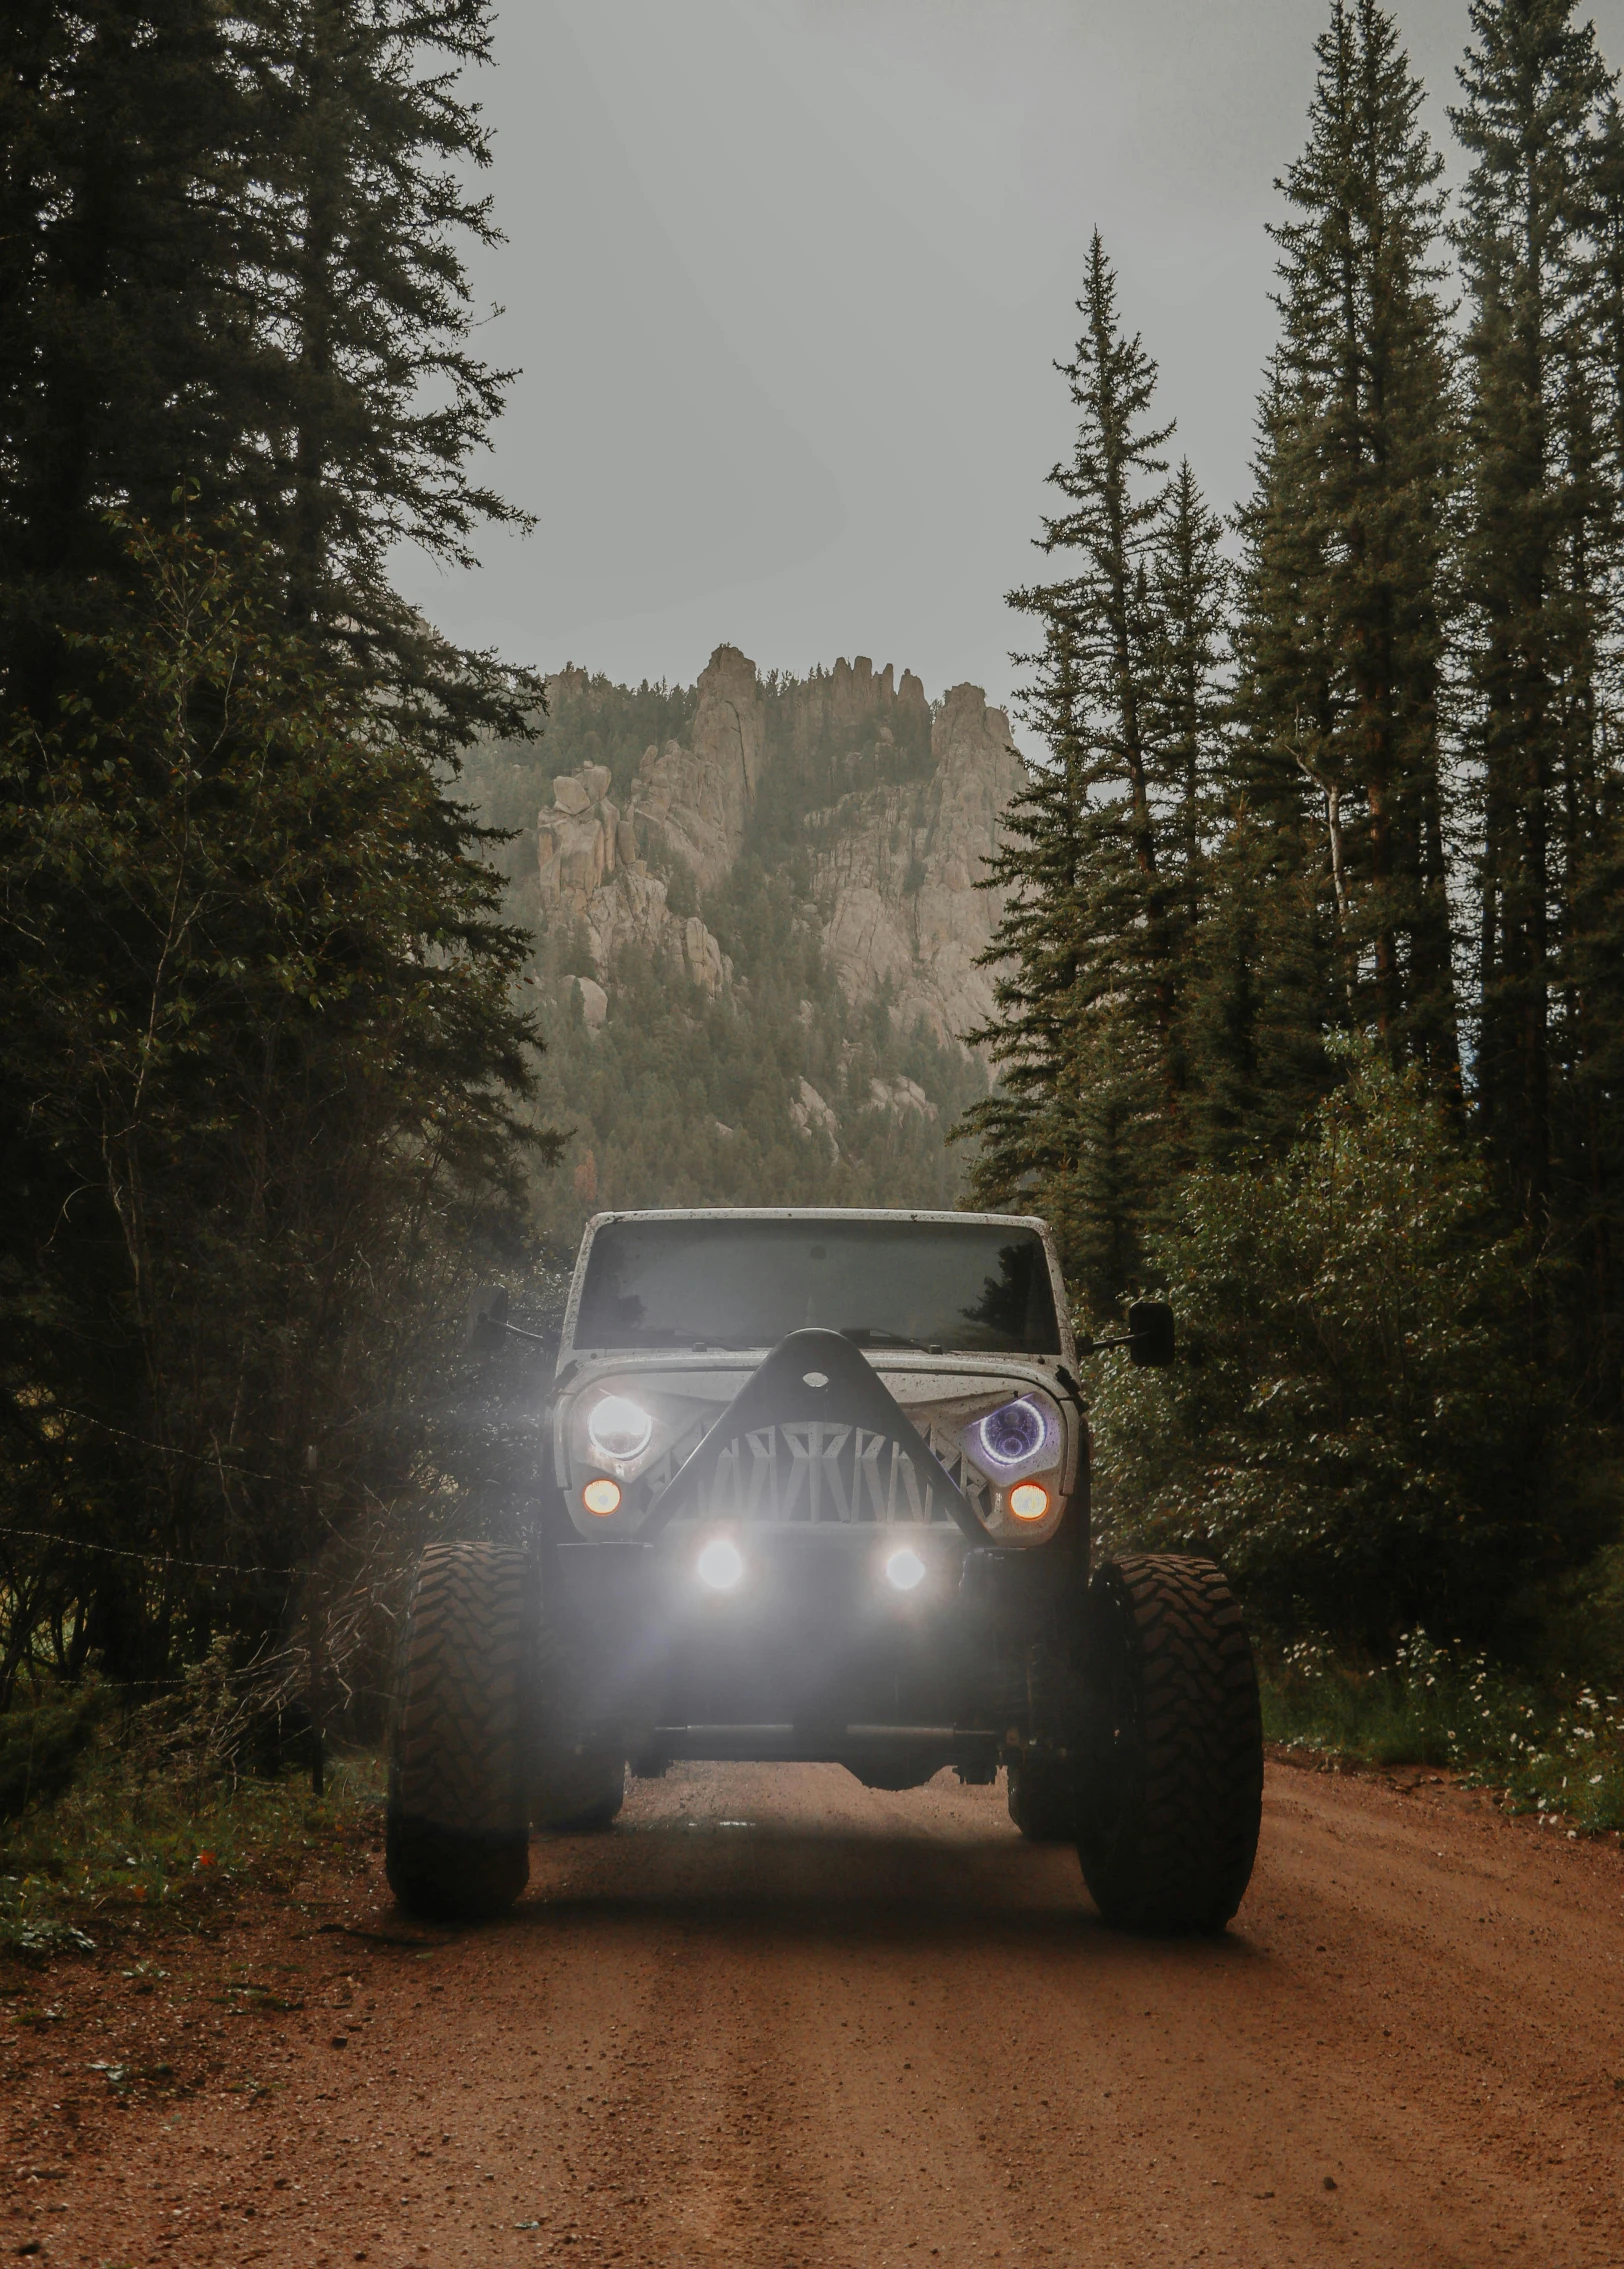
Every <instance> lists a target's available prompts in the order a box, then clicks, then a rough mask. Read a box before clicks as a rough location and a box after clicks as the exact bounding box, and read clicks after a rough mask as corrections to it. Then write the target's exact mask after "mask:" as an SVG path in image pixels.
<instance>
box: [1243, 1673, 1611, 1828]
mask: <svg viewBox="0 0 1624 2269" xmlns="http://www.w3.org/2000/svg"><path fill="white" fill-rule="evenodd" d="M1263 1714H1264V1730H1265V1732H1266V1733H1267V1734H1268V1736H1269V1738H1270V1739H1271V1740H1273V1741H1282V1742H1290V1743H1293V1744H1295V1745H1297V1746H1299V1747H1304V1748H1310V1749H1319V1750H1323V1751H1325V1752H1326V1753H1327V1754H1329V1755H1332V1756H1339V1757H1348V1758H1358V1759H1362V1760H1366V1761H1369V1762H1371V1763H1375V1764H1387V1765H1402V1764H1427V1765H1447V1766H1449V1767H1451V1768H1452V1769H1453V1770H1455V1771H1456V1772H1459V1773H1460V1774H1461V1775H1462V1776H1463V1777H1464V1778H1465V1779H1467V1780H1468V1781H1472V1782H1476V1783H1479V1784H1484V1785H1489V1786H1493V1787H1496V1788H1503V1789H1504V1790H1505V1793H1506V1801H1507V1805H1508V1807H1509V1809H1511V1810H1512V1811H1515V1812H1537V1813H1542V1814H1545V1815H1547V1816H1549V1817H1552V1818H1566V1819H1569V1820H1571V1821H1572V1822H1573V1823H1574V1825H1575V1826H1576V1828H1577V1829H1579V1830H1580V1831H1581V1832H1585V1833H1591V1834H1594V1833H1599V1832H1600V1831H1602V1830H1605V1829H1618V1828H1624V1698H1621V1697H1620V1696H1618V1695H1616V1694H1606V1693H1602V1692H1599V1691H1597V1690H1596V1689H1595V1688H1594V1687H1590V1686H1581V1687H1579V1688H1577V1689H1576V1690H1574V1691H1573V1692H1571V1693H1570V1694H1569V1695H1567V1696H1566V1697H1565V1698H1556V1697H1552V1696H1551V1695H1549V1694H1547V1693H1544V1692H1542V1691H1541V1690H1540V1689H1539V1688H1537V1687H1534V1686H1532V1685H1530V1684H1528V1683H1526V1682H1525V1681H1522V1680H1519V1679H1517V1678H1514V1677H1512V1676H1510V1675H1509V1674H1508V1673H1506V1672H1505V1671H1504V1670H1501V1669H1499V1668H1497V1667H1496V1666H1495V1665H1494V1664H1492V1663H1491V1662H1489V1661H1488V1660H1487V1658H1486V1657H1485V1656H1483V1655H1481V1654H1469V1653H1463V1652H1461V1651H1460V1650H1459V1649H1455V1648H1449V1647H1443V1646H1439V1645H1438V1644H1437V1643H1436V1642H1435V1641H1434V1640H1432V1639H1431V1638H1429V1637H1428V1635H1427V1633H1426V1632H1425V1631H1419V1630H1418V1631H1411V1632H1409V1633H1407V1634H1406V1635H1405V1636H1404V1637H1403V1638H1402V1639H1401V1640H1400V1641H1399V1643H1398V1646H1397V1648H1396V1649H1395V1651H1394V1655H1393V1659H1392V1661H1391V1662H1389V1663H1383V1664H1378V1665H1369V1664H1363V1663H1359V1662H1357V1661H1350V1660H1349V1659H1348V1658H1347V1657H1346V1656H1345V1655H1340V1654H1339V1653H1338V1652H1337V1650H1336V1649H1335V1648H1334V1647H1332V1646H1330V1645H1329V1644H1328V1643H1327V1642H1326V1641H1324V1640H1323V1639H1298V1640H1295V1641H1293V1642H1292V1643H1291V1644H1290V1645H1289V1646H1286V1647H1284V1648H1282V1649H1281V1650H1280V1651H1279V1652H1278V1654H1275V1655H1274V1656H1272V1657H1270V1658H1267V1659H1266V1661H1265V1666H1264V1676H1263Z"/></svg>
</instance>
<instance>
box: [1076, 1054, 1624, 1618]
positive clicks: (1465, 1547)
mask: <svg viewBox="0 0 1624 2269" xmlns="http://www.w3.org/2000/svg"><path fill="white" fill-rule="evenodd" d="M1176 1207H1177V1210H1176V1212H1175V1213H1174V1215H1173V1217H1172V1218H1171V1219H1170V1220H1169V1221H1168V1222H1167V1223H1166V1224H1165V1225H1164V1226H1163V1227H1162V1229H1161V1231H1160V1232H1159V1234H1158V1235H1157V1237H1156V1238H1155V1240H1154V1244H1153V1248H1152V1259H1153V1263H1154V1265H1155V1268H1156V1270H1157V1272H1158V1273H1159V1275H1160V1276H1161V1278H1162V1280H1163V1282H1164V1283H1165V1285H1166V1287H1167V1294H1168V1297H1169V1298H1170V1299H1171V1300H1172V1301H1173V1303H1174V1306H1175V1307H1176V1309H1177V1310H1178V1314H1179V1321H1180V1333H1181V1356H1180V1360H1179V1362H1178V1363H1177V1365H1176V1366H1175V1367H1174V1369H1173V1370H1172V1371H1170V1372H1140V1371H1134V1370H1132V1369H1130V1368H1129V1367H1127V1366H1126V1365H1124V1364H1123V1363H1121V1361H1120V1358H1117V1357H1104V1358H1101V1359H1100V1361H1099V1364H1098V1366H1097V1376H1096V1378H1095V1381H1094V1414H1095V1427H1096V1435H1097V1445H1098V1446H1097V1458H1096V1463H1097V1468H1098V1470H1099V1472H1100V1475H1101V1490H1100V1508H1101V1513H1102V1516H1103V1524H1104V1527H1105V1530H1106V1533H1107V1535H1108V1536H1109V1537H1110V1539H1111V1540H1112V1541H1114V1542H1116V1543H1118V1544H1122V1543H1141V1544H1143V1543H1149V1544H1153V1545H1155V1546H1159V1547H1165V1548H1169V1549H1195V1550H1201V1551H1211V1552H1212V1553H1213V1554H1214V1555H1215V1556H1216V1557H1217V1558H1218V1559H1219V1560H1220V1561H1221V1562H1222V1563H1223V1564H1224V1565H1225V1567H1226V1568H1227V1569H1228V1571H1229V1573H1230V1575H1231V1577H1232V1579H1233V1580H1234V1581H1235V1583H1236V1584H1237V1586H1238V1588H1239V1589H1240V1591H1241V1592H1242V1594H1243V1595H1244V1597H1245V1598H1246V1601H1247V1603H1248V1606H1249V1608H1250V1609H1251V1611H1252V1612H1253V1614H1254V1616H1255V1617H1257V1618H1258V1619H1259V1620H1261V1621H1262V1622H1263V1623H1265V1624H1266V1625H1268V1626H1272V1628H1273V1629H1274V1630H1275V1631H1277V1632H1280V1633H1290V1632H1293V1631H1301V1630H1303V1629H1305V1628H1306V1629H1310V1630H1316V1631H1329V1632H1332V1633H1334V1634H1335V1635H1336V1636H1337V1637H1338V1638H1339V1639H1342V1640H1345V1641H1351V1642H1353V1643H1355V1644H1357V1645H1359V1646H1362V1647H1364V1648H1365V1649H1366V1650H1367V1651H1368V1652H1370V1653H1372V1654H1380V1653H1384V1652H1388V1651H1390V1650H1391V1647H1392V1644H1393V1641H1394V1638H1395V1637H1396V1635H1397V1634H1398V1633H1400V1632H1403V1631H1406V1630H1410V1629H1413V1628H1414V1627H1415V1626H1416V1625H1418V1624H1422V1623H1425V1624H1426V1625H1428V1626H1430V1627H1431V1628H1433V1629H1437V1628H1440V1627H1441V1628H1443V1629H1444V1630H1446V1631H1448V1632H1450V1633H1451V1634H1452V1635H1455V1636H1459V1637H1463V1638H1469V1639H1472V1640H1482V1639H1486V1638H1488V1637H1489V1636H1491V1635H1492V1634H1495V1633H1497V1632H1503V1631H1504V1630H1505V1629H1506V1627H1507V1625H1508V1621H1509V1620H1510V1619H1511V1618H1512V1617H1513V1615H1514V1614H1515V1613H1516V1612H1517V1609H1518V1605H1519V1602H1526V1600H1527V1598H1528V1596H1529V1592H1530V1587H1531V1584H1532V1583H1533V1581H1534V1579H1536V1578H1540V1577H1543V1576H1545V1575H1547V1574H1549V1573H1552V1572H1554V1571H1556V1570H1558V1569H1560V1568H1561V1567H1562V1566H1564V1565H1572V1564H1573V1563H1574V1561H1575V1560H1576V1559H1577V1558H1578V1557H1579V1556H1580V1555H1581V1554H1582V1553H1583V1552H1584V1551H1585V1550H1586V1549H1588V1548H1589V1546H1590V1545H1591V1544H1592V1543H1593V1542H1594V1539H1593V1538H1592V1537H1591V1536H1589V1535H1588V1534H1586V1535H1580V1534H1578V1533H1577V1528H1578V1526H1579V1525H1580V1524H1578V1523H1577V1522H1574V1523H1572V1524H1570V1526H1569V1527H1567V1528H1565V1529H1564V1528H1563V1527H1562V1526H1561V1525H1560V1523H1559V1522H1558V1521H1557V1520H1556V1519H1555V1518H1553V1515H1552V1512H1551V1510H1550V1508H1551V1506H1552V1505H1553V1504H1561V1503H1562V1502H1563V1500H1562V1498H1561V1496H1560V1493H1559V1492H1557V1491H1556V1490H1554V1489H1552V1488H1551V1487H1550V1486H1549V1482H1548V1474H1549V1464H1550V1455H1551V1450H1552V1444H1553V1438H1554V1432H1555V1428H1554V1420H1555V1416H1556V1412H1555V1406H1554V1402H1553V1399H1552V1397H1551V1395H1550V1393H1549V1391H1548V1389H1547V1387H1546V1384H1545V1381H1544V1378H1543V1376H1542V1373H1541V1370H1540V1367H1539V1365H1538V1363H1537V1362H1536V1360H1535V1358H1534V1356H1533V1354H1532V1353H1531V1338H1532V1326H1533V1322H1534V1319H1535V1314H1536V1308H1535V1295H1536V1289H1537V1288H1536V1281H1535V1275H1534V1269H1533V1265H1532V1263H1531V1261H1530V1259H1529V1258H1528V1256H1527V1254H1526V1251H1525V1249H1524V1247H1523V1246H1522V1245H1521V1244H1520V1243H1519V1242H1517V1241H1515V1240H1513V1239H1509V1238H1504V1237H1500V1236H1497V1235H1496V1234H1495V1232H1494V1225H1493V1216H1492V1212H1491V1208H1490V1204H1489V1199H1488V1193H1487V1189H1486V1184H1485V1177H1484V1174H1483V1171H1482V1169H1481V1167H1480V1166H1479V1164H1478V1163H1477V1161H1476V1160H1475V1159H1474V1158H1472V1157H1471V1156H1470V1155H1469V1154H1468V1153H1467V1152H1466V1151H1465V1150H1464V1149H1463V1148H1462V1147H1461V1146H1460V1144H1459V1143H1458V1142H1457V1140H1456V1139H1455V1137H1454V1136H1453V1134H1452V1132H1451V1130H1450V1128H1449V1126H1448V1124H1447V1122H1446V1120H1445V1117H1444V1114H1443V1112H1442V1111H1441V1110H1440V1108H1439V1107H1438V1106H1437V1104H1436V1103H1434V1102H1433V1101H1431V1100H1429V1098H1428V1097H1427V1095H1426V1093H1425V1092H1424V1090H1423V1089H1422V1087H1421V1086H1420V1084H1419V1082H1418V1081H1417V1080H1416V1079H1414V1078H1413V1077H1409V1076H1399V1075H1395V1074H1394V1073H1393V1072H1391V1071H1390V1070H1388V1069H1387V1068H1386V1067H1385V1065H1384V1064H1383V1063H1382V1062H1381V1061H1380V1059H1379V1058H1378V1057H1377V1055H1376V1054H1375V1052H1374V1051H1373V1050H1372V1049H1370V1048H1368V1047H1364V1046H1361V1047H1359V1048H1358V1049H1356V1050H1354V1051H1353V1052H1352V1053H1351V1055H1350V1060H1349V1066H1348V1078H1347V1082H1346V1084H1345V1085H1344V1086H1343V1087H1342V1088H1341V1089H1339V1090H1338V1092H1337V1093H1336V1094H1334V1095H1333V1096H1331V1097H1330V1098H1328V1100H1327V1101H1326V1102H1325V1104H1324V1105H1323V1106H1322V1108H1321V1110H1320V1113H1319V1115H1318V1118H1317V1120H1316V1122H1315V1124H1314V1126H1313V1127H1312V1129H1311V1131H1310V1133H1309V1135H1308V1136H1307V1138H1306V1139H1305V1140H1304V1141H1302V1142H1301V1143H1299V1144H1298V1145H1297V1146H1296V1147H1295V1148H1294V1149H1293V1150H1292V1151H1291V1152H1290V1153H1289V1154H1288V1155H1287V1157H1286V1158H1285V1159H1284V1160H1283V1161H1282V1162H1280V1163H1278V1164H1276V1165H1269V1166H1264V1167H1260V1168H1256V1169H1253V1170H1249V1171H1225V1172H1219V1171H1206V1172H1199V1173H1196V1174H1193V1175H1191V1176H1190V1177H1188V1179H1187V1180H1186V1181H1185V1182H1184V1183H1183V1185H1182V1186H1181V1188H1180V1190H1179V1193H1178V1197H1177V1200H1176Z"/></svg>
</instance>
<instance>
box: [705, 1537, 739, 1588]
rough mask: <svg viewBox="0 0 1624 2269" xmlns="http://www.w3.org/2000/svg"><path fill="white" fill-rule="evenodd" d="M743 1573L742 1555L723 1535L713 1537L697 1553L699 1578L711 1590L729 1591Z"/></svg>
mask: <svg viewBox="0 0 1624 2269" xmlns="http://www.w3.org/2000/svg"><path fill="white" fill-rule="evenodd" d="M743 1574H744V1559H743V1556H742V1555H741V1553H740V1551H739V1548H738V1546H737V1545H736V1544H730V1543H729V1542H728V1540H727V1538H726V1537H725V1536H717V1537H713V1538H712V1539H711V1541H710V1543H709V1544H707V1545H706V1547H705V1549H704V1551H703V1552H701V1554H700V1555H699V1580H700V1582H701V1583H705V1584H709V1585H710V1588H711V1590H712V1591H731V1590H732V1589H733V1586H734V1585H735V1584H736V1583H737V1582H738V1580H739V1578H740V1577H741V1576H742V1575H743Z"/></svg>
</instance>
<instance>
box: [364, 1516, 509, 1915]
mask: <svg viewBox="0 0 1624 2269" xmlns="http://www.w3.org/2000/svg"><path fill="white" fill-rule="evenodd" d="M536 1632H537V1602H536V1578H535V1570H534V1566H533V1564H532V1562H531V1560H530V1558H529V1555H528V1554H527V1553H525V1552H523V1551H521V1550H517V1549H514V1548H512V1547H509V1546H504V1545H496V1544H441V1545H433V1546H431V1547H430V1548H429V1550H428V1551H426V1552H425V1553H424V1555H423V1557H422V1560H421V1561H420V1563H419V1565H418V1574H417V1583H416V1587H415V1589H414V1592H413V1595H412V1604H411V1611H410V1614H409V1616H408V1619H407V1626H406V1637H405V1643H404V1648H403V1653H402V1661H401V1671H400V1681H399V1691H398V1696H397V1709H396V1718H395V1726H394V1738H393V1742H392V1747H391V1759H390V1782H389V1814H388V1829H387V1860H386V1868H387V1873H388V1877H389V1883H390V1888H391V1889H392V1890H393V1891H394V1893H395V1896H396V1897H397V1898H398V1899H399V1900H400V1902H401V1904H402V1906H404V1907H406V1908H408V1909H409V1910H410V1911H411V1912H412V1913H414V1914H420V1915H424V1916H428V1917H431V1918H433V1919H436V1920H452V1919H477V1918H480V1917H485V1916H490V1915H495V1914H500V1913H501V1912H502V1911H503V1910H504V1909H505V1908H507V1907H510V1906H511V1905H512V1904H513V1902H514V1900H515V1899H517V1898H518V1896H519V1894H520V1893H521V1892H522V1891H523V1889H524V1887H525V1883H526V1881H527V1880H528V1878H529V1872H530V1855H529V1846H530V1835H529V1829H530V1820H529V1777H530V1776H529V1757H528V1744H527V1732H528V1718H529V1714H530V1697H531V1688H532V1683H533V1679H534V1663H535V1649H536Z"/></svg>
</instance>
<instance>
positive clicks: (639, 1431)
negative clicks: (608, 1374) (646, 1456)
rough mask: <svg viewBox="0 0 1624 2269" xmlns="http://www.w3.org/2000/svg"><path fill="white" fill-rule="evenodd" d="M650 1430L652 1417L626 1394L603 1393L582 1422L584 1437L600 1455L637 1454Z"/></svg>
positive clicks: (619, 1456)
mask: <svg viewBox="0 0 1624 2269" xmlns="http://www.w3.org/2000/svg"><path fill="white" fill-rule="evenodd" d="M653 1433H654V1421H653V1419H652V1418H651V1417H650V1416H649V1414H648V1412H647V1411H646V1410H645V1409H644V1408H643V1406H642V1404H641V1403H639V1402H633V1401H632V1399H631V1397H630V1395H623V1394H606V1395H605V1396H604V1398H603V1400H602V1402H598V1403H594V1404H593V1406H592V1410H591V1414H590V1415H589V1417H588V1419H587V1422H586V1436H587V1440H588V1441H589V1442H590V1443H591V1444H592V1447H593V1448H594V1449H595V1450H596V1451H597V1453H598V1455H599V1457H604V1458H635V1457H641V1456H642V1454H643V1452H644V1451H645V1450H646V1449H647V1448H648V1446H649V1442H650V1440H651V1439H652V1437H653Z"/></svg>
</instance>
